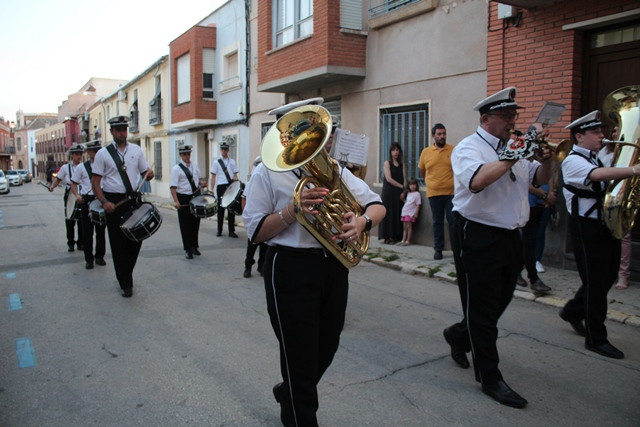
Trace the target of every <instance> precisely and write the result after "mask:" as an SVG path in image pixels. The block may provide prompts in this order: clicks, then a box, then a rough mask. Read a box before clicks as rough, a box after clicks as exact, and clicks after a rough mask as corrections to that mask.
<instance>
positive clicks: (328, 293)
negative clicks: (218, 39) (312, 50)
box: [242, 98, 385, 426]
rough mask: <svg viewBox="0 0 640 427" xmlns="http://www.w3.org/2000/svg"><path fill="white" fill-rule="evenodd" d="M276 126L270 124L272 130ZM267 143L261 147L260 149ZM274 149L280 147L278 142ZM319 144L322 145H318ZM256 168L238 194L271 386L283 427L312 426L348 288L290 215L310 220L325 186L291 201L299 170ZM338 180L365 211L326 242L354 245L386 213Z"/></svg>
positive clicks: (370, 196)
mask: <svg viewBox="0 0 640 427" xmlns="http://www.w3.org/2000/svg"><path fill="white" fill-rule="evenodd" d="M321 102H322V98H314V99H311V100H306V101H299V102H296V103H293V104H288V105H285V106H283V107H280V108H277V109H276V110H273V111H272V112H271V114H276V115H277V116H278V118H281V116H282V115H285V113H287V112H288V111H290V110H291V109H294V108H296V107H299V106H303V105H307V104H311V103H321ZM279 123H280V121H278V122H276V125H274V126H277V125H278V124H279ZM266 143H267V140H266V139H265V142H264V143H263V144H266ZM278 143H279V142H278ZM325 143H326V142H325ZM262 160H263V162H262V163H260V164H259V165H258V166H256V167H255V168H254V170H253V173H252V175H251V180H250V181H249V184H248V185H247V187H246V189H245V194H246V196H247V197H246V207H245V209H244V212H243V214H242V218H243V219H244V223H245V226H246V229H247V234H248V236H249V238H250V239H251V241H252V242H253V243H256V244H257V243H261V242H266V243H267V245H268V246H269V247H268V249H267V255H266V259H265V262H264V265H263V273H264V284H265V292H266V297H267V311H268V312H269V318H270V320H271V326H272V328H273V331H274V333H275V335H276V337H277V339H278V342H279V347H280V371H281V375H282V382H280V383H278V384H276V385H275V386H274V387H273V394H274V397H275V399H276V401H277V402H278V403H279V404H280V419H281V421H282V423H283V425H285V426H317V425H318V421H317V417H316V412H317V410H318V392H317V385H318V383H319V382H320V379H321V378H322V376H323V374H324V372H325V371H326V370H327V368H328V367H329V365H330V364H331V361H332V360H333V357H334V355H335V353H336V351H337V350H338V346H339V342H340V334H341V332H342V327H343V325H344V318H345V311H346V307H347V295H348V289H349V280H348V279H349V278H348V276H349V270H348V269H347V268H346V267H345V266H344V265H342V264H341V262H340V261H339V260H338V258H337V257H336V256H334V255H333V254H332V253H331V252H330V251H328V250H327V249H325V248H323V246H322V245H321V244H320V243H319V241H318V240H316V239H315V238H314V236H313V235H312V234H310V233H309V232H308V231H307V230H306V229H305V228H304V227H303V226H302V225H301V224H300V223H299V222H298V221H297V220H296V209H299V210H300V211H301V212H302V213H304V214H306V215H311V216H314V215H317V214H318V212H319V211H318V206H319V205H320V204H322V203H323V200H324V199H325V196H327V194H328V193H329V191H330V190H333V189H328V188H323V187H310V188H305V189H304V190H303V191H302V192H301V193H300V200H299V203H298V204H297V205H295V204H294V203H293V194H294V188H295V186H296V184H297V183H298V181H299V180H300V179H301V178H302V176H303V174H304V172H303V170H302V169H300V168H297V169H293V170H290V171H287V172H274V171H272V170H269V169H267V167H266V166H265V161H266V159H265V153H264V151H263V155H262ZM341 173H342V180H343V182H344V183H345V185H346V186H347V187H348V188H349V190H350V191H351V193H352V194H353V195H354V197H355V198H356V199H357V201H358V203H359V204H360V206H362V207H363V208H364V213H363V214H362V215H360V216H356V215H355V214H354V212H347V213H345V214H344V219H345V223H344V224H343V225H342V226H341V227H342V230H341V231H340V232H339V233H338V234H335V235H334V236H333V238H334V239H339V240H340V241H342V242H353V241H355V240H357V239H358V238H359V237H360V235H361V234H362V233H363V232H366V231H369V230H370V229H371V227H372V226H375V225H377V224H378V223H379V222H380V221H381V220H382V218H383V217H384V215H385V208H384V206H383V205H382V202H381V201H380V197H379V196H378V195H377V194H376V193H374V192H373V191H371V190H370V189H369V187H368V186H367V184H366V183H365V182H364V181H362V180H361V179H359V178H357V177H355V176H354V175H353V174H352V173H351V172H349V170H347V169H346V168H345V169H343V170H342V171H341Z"/></svg>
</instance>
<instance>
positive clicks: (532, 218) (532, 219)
mask: <svg viewBox="0 0 640 427" xmlns="http://www.w3.org/2000/svg"><path fill="white" fill-rule="evenodd" d="M544 209H545V207H544V206H533V207H531V208H530V209H529V221H527V223H526V224H525V226H524V227H522V248H523V253H524V266H525V267H526V269H527V276H528V277H529V282H530V283H534V282H536V281H537V280H538V279H539V277H538V270H536V243H537V236H538V228H540V221H541V220H542V215H543V214H544Z"/></svg>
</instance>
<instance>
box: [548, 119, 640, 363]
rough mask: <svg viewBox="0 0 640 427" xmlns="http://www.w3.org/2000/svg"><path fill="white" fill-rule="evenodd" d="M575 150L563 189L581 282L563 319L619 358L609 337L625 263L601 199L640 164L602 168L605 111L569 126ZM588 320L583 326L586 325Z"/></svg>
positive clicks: (590, 344)
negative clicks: (613, 297)
mask: <svg viewBox="0 0 640 427" xmlns="http://www.w3.org/2000/svg"><path fill="white" fill-rule="evenodd" d="M566 129H570V130H571V140H572V141H573V144H574V145H573V149H572V150H571V152H570V153H569V154H568V155H567V157H566V158H565V160H564V161H563V162H562V174H563V178H564V183H565V185H564V187H563V189H562V192H563V194H564V197H565V200H566V202H567V210H568V212H569V229H570V232H571V241H572V244H573V253H574V256H575V260H576V265H577V267H578V272H579V273H580V279H581V280H582V286H581V287H580V289H578V291H577V292H576V294H575V295H574V297H573V299H571V300H570V301H569V302H567V304H566V305H565V306H564V307H563V308H562V310H560V317H561V318H562V320H565V321H567V322H569V324H571V326H572V327H573V329H574V330H575V332H576V333H578V334H579V335H582V336H584V337H585V345H584V346H585V348H586V349H587V350H590V351H593V352H595V353H598V354H600V355H603V356H606V357H611V358H614V359H622V358H624V353H623V352H622V351H620V350H618V349H617V348H616V347H614V346H613V345H611V343H609V341H608V340H607V328H606V327H605V325H604V321H605V319H606V317H607V293H608V292H609V289H611V286H612V285H613V283H614V282H615V281H616V278H617V275H618V267H619V265H620V240H618V239H616V238H614V237H613V236H612V235H611V232H610V231H609V229H608V228H607V227H606V226H605V224H604V222H603V212H602V202H603V199H604V195H605V191H606V185H607V181H609V180H615V179H624V178H629V177H632V176H635V175H639V174H640V166H638V165H635V166H633V167H620V168H618V167H603V165H602V162H600V161H599V160H598V158H597V153H598V151H599V150H600V149H601V148H602V139H603V138H604V134H603V133H602V122H601V121H600V111H598V110H595V111H592V112H591V113H589V114H587V115H586V116H583V117H580V118H579V119H577V120H575V121H574V122H572V123H571V124H570V125H568V126H567V127H566ZM583 321H584V324H583Z"/></svg>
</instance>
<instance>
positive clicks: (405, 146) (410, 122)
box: [379, 104, 429, 184]
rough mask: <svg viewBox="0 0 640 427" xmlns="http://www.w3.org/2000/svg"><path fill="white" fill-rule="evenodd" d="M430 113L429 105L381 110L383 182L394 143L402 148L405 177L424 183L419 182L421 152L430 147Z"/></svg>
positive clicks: (381, 167)
mask: <svg viewBox="0 0 640 427" xmlns="http://www.w3.org/2000/svg"><path fill="white" fill-rule="evenodd" d="M428 112H429V105H428V104H419V105H411V106H407V107H399V108H386V109H382V110H381V111H380V165H379V166H380V169H379V170H380V181H382V177H383V176H384V162H385V160H388V159H389V147H390V146H391V143H393V142H397V143H399V144H400V147H402V155H403V159H402V161H403V162H404V164H405V168H406V171H407V176H406V178H407V179H409V178H416V179H417V180H418V181H419V182H421V184H424V182H423V180H421V179H420V174H419V171H418V161H419V160H420V153H421V152H422V149H424V148H425V147H426V146H427V145H428V144H429V123H428V121H429V115H428Z"/></svg>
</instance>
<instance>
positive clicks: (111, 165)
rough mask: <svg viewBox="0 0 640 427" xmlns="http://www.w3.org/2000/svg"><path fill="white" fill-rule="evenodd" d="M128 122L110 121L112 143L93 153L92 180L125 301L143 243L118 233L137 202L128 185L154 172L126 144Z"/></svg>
mask: <svg viewBox="0 0 640 427" xmlns="http://www.w3.org/2000/svg"><path fill="white" fill-rule="evenodd" d="M127 122H128V118H127V117H125V116H116V117H113V118H112V119H110V120H109V125H110V126H111V135H112V136H113V142H112V143H111V144H109V145H108V146H106V147H103V148H101V149H100V151H98V153H97V154H96V158H95V161H94V164H93V171H92V177H91V183H92V186H93V194H95V196H96V199H98V200H99V201H100V203H101V204H102V207H103V209H104V212H105V214H106V217H107V230H108V233H109V245H110V247H111V256H112V257H113V268H114V269H115V272H116V277H117V279H118V283H119V284H120V289H121V295H122V296H123V297H125V298H129V297H131V296H132V295H133V268H134V267H135V265H136V261H137V260H138V255H139V253H140V248H141V246H142V242H141V241H131V240H129V239H128V238H127V236H126V235H125V234H124V232H123V231H122V230H121V228H120V222H121V219H122V215H124V214H125V213H127V212H128V211H129V210H131V209H132V208H134V207H135V206H136V204H137V202H138V200H137V199H138V198H139V195H138V194H137V193H134V192H133V189H132V186H131V185H132V184H131V183H136V182H138V179H139V178H140V176H145V177H146V180H147V181H149V180H151V179H153V171H152V170H151V169H150V168H149V164H148V163H147V160H146V159H145V157H144V154H143V153H142V149H141V148H140V147H139V146H138V145H135V144H131V143H129V142H127V128H128V126H129V125H128V123H127ZM109 147H112V148H109ZM116 205H117V206H116Z"/></svg>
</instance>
